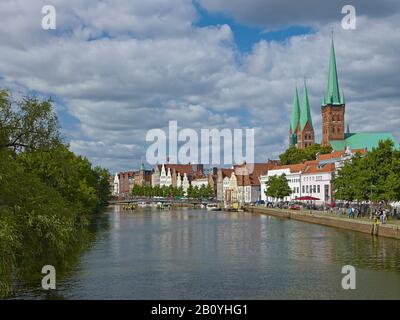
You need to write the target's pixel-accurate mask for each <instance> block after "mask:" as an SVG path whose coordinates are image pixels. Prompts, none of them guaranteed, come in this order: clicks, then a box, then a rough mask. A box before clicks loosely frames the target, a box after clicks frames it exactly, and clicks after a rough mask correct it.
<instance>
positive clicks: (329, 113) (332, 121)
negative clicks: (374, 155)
mask: <svg viewBox="0 0 400 320" xmlns="http://www.w3.org/2000/svg"><path fill="white" fill-rule="evenodd" d="M321 111H322V145H323V146H328V145H329V141H331V140H344V138H345V136H344V133H345V132H344V131H345V123H344V112H345V101H344V95H343V94H342V95H340V92H339V83H338V76H337V69H336V58H335V47H334V44H333V38H332V44H331V52H330V57H329V74H328V88H327V92H326V95H325V97H324V98H323V99H322V104H321Z"/></svg>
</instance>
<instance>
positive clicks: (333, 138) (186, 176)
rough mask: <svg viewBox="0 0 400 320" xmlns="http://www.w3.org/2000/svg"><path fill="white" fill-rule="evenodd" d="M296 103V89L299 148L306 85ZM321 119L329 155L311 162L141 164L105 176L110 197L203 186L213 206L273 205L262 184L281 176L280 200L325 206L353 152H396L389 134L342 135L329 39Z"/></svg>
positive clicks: (293, 139) (305, 119)
mask: <svg viewBox="0 0 400 320" xmlns="http://www.w3.org/2000/svg"><path fill="white" fill-rule="evenodd" d="M299 101H300V100H299V96H298V90H297V88H296V89H295V95H294V99H293V109H292V115H291V120H290V125H289V139H288V140H289V147H291V148H298V149H304V148H307V147H310V146H312V145H314V144H315V133H314V126H313V121H312V116H311V107H310V103H309V98H308V92H307V84H306V81H304V90H303V96H302V99H301V104H300V102H299ZM321 115H322V141H321V145H322V146H330V147H331V148H332V152H331V153H328V154H316V155H315V160H309V161H302V162H301V163H296V164H289V165H282V164H281V163H280V161H279V160H268V161H266V162H265V163H252V164H248V163H242V164H238V165H233V166H232V167H231V168H218V167H212V168H205V167H204V165H203V164H176V163H169V161H166V163H163V164H158V165H156V166H155V167H154V168H152V169H146V168H145V165H144V164H143V163H142V165H141V167H140V169H139V170H137V171H127V172H117V173H116V174H115V175H114V177H112V178H110V188H111V190H112V194H113V196H115V197H119V198H125V197H130V196H131V193H132V189H133V186H135V185H137V186H153V187H155V186H159V187H174V188H182V190H183V192H184V194H186V193H187V191H188V189H189V187H190V186H192V187H194V188H196V187H197V188H201V187H202V186H204V187H207V186H208V187H211V188H212V190H213V198H214V199H215V200H216V201H218V202H224V203H235V202H238V203H247V204H248V203H254V202H257V201H265V202H267V201H276V200H277V199H275V198H273V197H269V196H267V195H266V192H265V191H266V188H267V182H268V180H269V179H270V177H272V176H278V175H282V174H285V176H286V179H287V181H288V185H289V187H290V189H291V190H292V193H291V195H290V196H287V197H284V198H283V199H281V200H283V201H294V200H296V199H298V198H300V197H303V196H310V197H313V198H315V199H318V200H315V202H314V203H315V204H317V205H329V204H331V203H332V202H334V191H333V188H332V180H333V177H334V176H335V175H336V174H337V172H338V171H339V170H340V169H341V167H343V165H344V163H345V162H346V161H348V160H351V158H352V157H354V155H355V154H357V153H358V154H360V155H362V156H365V155H366V154H367V153H368V152H369V151H371V150H372V149H373V148H375V147H377V146H378V144H379V142H380V141H382V140H391V141H393V142H394V145H395V147H396V148H399V144H398V143H397V142H396V141H395V139H394V137H393V135H392V133H390V132H362V133H354V132H350V126H349V124H347V130H346V132H345V128H346V126H345V97H344V94H343V92H341V91H340V89H339V81H338V72H337V66H336V57H335V48H334V41H333V37H332V42H331V47H330V56H329V67H328V81H327V90H326V93H325V95H324V96H323V98H322V103H321ZM250 166H251V169H250Z"/></svg>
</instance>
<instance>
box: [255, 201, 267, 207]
mask: <svg viewBox="0 0 400 320" xmlns="http://www.w3.org/2000/svg"><path fill="white" fill-rule="evenodd" d="M254 204H255V205H256V206H261V205H263V204H265V201H264V200H257V201H256V202H255V203H254Z"/></svg>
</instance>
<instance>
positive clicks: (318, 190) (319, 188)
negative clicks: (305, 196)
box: [317, 185, 321, 193]
mask: <svg viewBox="0 0 400 320" xmlns="http://www.w3.org/2000/svg"><path fill="white" fill-rule="evenodd" d="M317 192H318V193H320V192H321V187H320V185H318V186H317Z"/></svg>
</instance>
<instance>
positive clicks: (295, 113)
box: [290, 87, 300, 133]
mask: <svg viewBox="0 0 400 320" xmlns="http://www.w3.org/2000/svg"><path fill="white" fill-rule="evenodd" d="M299 119H300V104H299V94H298V92H297V87H296V92H295V94H294V97H293V110H292V119H291V121H290V128H291V129H292V133H295V132H296V128H297V125H298V123H299Z"/></svg>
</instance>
